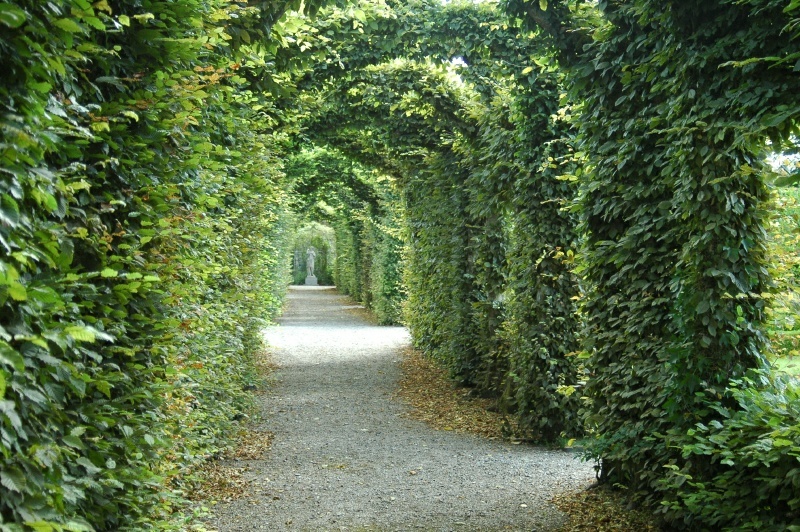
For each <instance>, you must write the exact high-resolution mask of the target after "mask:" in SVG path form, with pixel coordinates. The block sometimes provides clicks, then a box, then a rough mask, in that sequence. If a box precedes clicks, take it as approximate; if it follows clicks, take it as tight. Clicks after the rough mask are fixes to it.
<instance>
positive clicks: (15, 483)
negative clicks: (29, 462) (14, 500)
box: [0, 469, 26, 493]
mask: <svg viewBox="0 0 800 532" xmlns="http://www.w3.org/2000/svg"><path fill="white" fill-rule="evenodd" d="M0 484H2V485H3V486H5V487H6V489H8V490H11V491H16V492H17V493H22V492H23V491H24V490H25V485H26V482H25V476H24V475H23V474H22V473H20V472H19V471H16V470H13V469H9V470H4V471H0Z"/></svg>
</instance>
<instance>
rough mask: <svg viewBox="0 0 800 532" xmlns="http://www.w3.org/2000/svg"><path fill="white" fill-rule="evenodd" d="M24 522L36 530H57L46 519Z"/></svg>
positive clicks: (42, 531)
mask: <svg viewBox="0 0 800 532" xmlns="http://www.w3.org/2000/svg"><path fill="white" fill-rule="evenodd" d="M25 524H26V525H27V526H29V527H31V529H33V530H35V531H36V532H54V531H57V530H58V528H56V527H54V526H53V524H52V523H48V522H47V521H28V522H26V523H25Z"/></svg>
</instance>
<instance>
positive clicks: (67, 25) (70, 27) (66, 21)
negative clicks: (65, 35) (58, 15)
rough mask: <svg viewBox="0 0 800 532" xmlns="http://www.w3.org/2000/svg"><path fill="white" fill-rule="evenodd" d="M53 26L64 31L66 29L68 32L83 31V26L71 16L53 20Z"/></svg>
mask: <svg viewBox="0 0 800 532" xmlns="http://www.w3.org/2000/svg"><path fill="white" fill-rule="evenodd" d="M53 26H55V27H57V28H60V29H62V30H64V31H68V32H70V33H80V32H82V31H83V28H82V27H81V26H80V24H78V23H77V22H75V21H74V20H72V19H71V18H62V19H58V20H56V21H55V22H53Z"/></svg>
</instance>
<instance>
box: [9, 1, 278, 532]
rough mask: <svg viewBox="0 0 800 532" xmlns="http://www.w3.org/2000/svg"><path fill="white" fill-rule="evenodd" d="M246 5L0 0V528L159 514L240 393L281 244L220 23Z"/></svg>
mask: <svg viewBox="0 0 800 532" xmlns="http://www.w3.org/2000/svg"><path fill="white" fill-rule="evenodd" d="M260 13H261V11H260V10H258V9H245V8H242V6H240V5H239V4H237V3H230V2H199V1H194V0H186V1H181V2H157V1H154V2H147V7H146V9H145V8H143V7H142V6H141V5H140V3H125V2H123V3H115V5H114V7H113V9H112V7H111V6H110V5H109V3H107V2H95V3H94V4H90V3H89V2H86V1H84V0H71V1H66V0H63V1H55V2H48V3H46V4H42V3H40V2H16V3H14V4H9V3H3V4H0V26H2V31H3V33H2V40H0V48H1V49H2V53H1V54H0V57H1V59H0V62H2V67H3V68H4V69H5V71H6V72H7V73H9V75H8V76H6V77H5V78H4V81H3V84H2V87H0V91H2V100H3V104H2V105H3V112H2V119H0V128H1V129H2V140H1V141H0V146H1V148H0V149H1V150H2V159H1V160H2V173H3V176H4V177H3V181H2V185H1V186H2V210H1V211H0V213H1V216H2V224H1V225H0V235H1V236H0V245H2V249H3V252H2V256H1V257H0V259H1V262H0V265H1V266H0V269H2V290H0V305H2V307H3V310H2V313H1V314H2V316H3V318H2V322H0V327H1V328H0V337H1V338H2V340H0V341H1V342H2V343H0V353H1V354H0V405H2V407H1V408H2V410H0V412H1V413H0V437H1V441H2V447H0V449H1V451H2V452H1V453H0V460H2V462H1V463H0V471H1V472H0V483H2V486H3V496H2V498H0V528H2V529H3V530H23V529H30V528H36V529H37V530H92V529H99V530H111V529H113V530H124V529H142V528H148V527H158V528H162V529H163V528H167V527H169V526H171V525H169V523H167V522H166V519H167V512H168V511H169V509H170V505H171V504H172V503H173V502H174V501H175V500H176V496H175V495H174V494H171V493H170V492H169V490H168V489H167V487H166V486H165V485H164V478H165V477H166V476H169V477H171V478H175V479H176V478H177V477H175V475H176V474H180V473H183V472H184V471H182V470H180V469H178V470H177V471H175V470H174V469H175V468H176V467H188V466H189V465H191V463H192V462H193V461H196V460H198V459H199V458H201V457H203V456H206V455H208V454H211V453H213V452H215V450H216V449H218V448H219V447H221V446H223V445H224V444H225V443H224V441H225V438H226V435H225V430H226V427H227V426H229V425H230V423H231V422H232V418H233V417H236V416H239V415H241V410H242V408H243V406H244V403H246V399H245V394H244V393H243V390H242V388H243V386H245V385H246V383H248V382H250V381H251V380H252V378H253V377H252V375H250V374H249V373H248V369H247V359H248V356H249V354H250V353H252V352H253V350H254V349H257V348H259V347H260V335H259V334H258V328H259V327H260V326H261V324H262V323H263V319H262V317H263V316H268V315H269V313H270V312H274V311H276V310H277V308H278V307H279V298H280V291H281V285H282V283H283V278H282V275H283V273H282V270H281V266H280V261H277V260H276V256H277V255H278V254H280V253H281V252H282V250H283V249H285V247H284V245H285V244H284V243H285V236H283V235H282V231H283V228H282V224H283V220H284V216H283V215H282V214H281V209H280V208H279V207H278V206H279V205H280V204H281V194H282V192H281V187H280V186H275V185H276V184H278V183H279V178H280V172H279V171H278V170H277V162H276V161H275V154H276V152H277V151H278V150H279V149H280V145H279V144H278V143H277V142H276V140H277V139H271V138H270V136H269V134H264V133H258V132H257V131H258V128H256V129H251V128H250V127H252V126H253V125H256V124H261V125H263V124H265V123H266V122H267V121H268V120H267V117H265V116H262V115H260V114H258V112H257V111H258V108H259V107H260V102H259V101H256V100H258V99H257V98H255V97H254V96H253V95H252V93H248V92H247V91H245V90H240V91H234V87H237V88H241V85H242V83H244V82H245V79H244V78H242V77H240V76H238V75H237V74H236V70H237V68H239V65H238V64H237V63H235V62H234V61H233V60H231V58H230V57H232V55H233V52H232V48H231V46H230V43H229V42H228V40H229V35H228V34H226V33H225V28H226V26H227V27H229V28H231V26H232V21H238V22H239V23H241V24H242V27H239V28H237V29H238V30H242V29H243V28H244V27H245V26H246V25H248V24H252V23H253V20H254V19H257V18H258V17H259V15H260ZM232 31H233V30H232ZM234 33H235V32H234ZM239 33H240V34H241V32H239ZM237 92H238V93H237ZM245 122H247V123H248V124H249V125H250V127H243V125H244V123H245ZM261 131H263V129H262V130H261ZM240 158H241V160H240ZM262 239H267V240H268V241H269V242H271V245H270V246H268V248H267V249H266V250H265V249H264V247H263V245H262Z"/></svg>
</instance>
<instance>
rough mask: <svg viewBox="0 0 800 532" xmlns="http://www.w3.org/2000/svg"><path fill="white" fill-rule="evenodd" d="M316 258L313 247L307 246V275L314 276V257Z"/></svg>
mask: <svg viewBox="0 0 800 532" xmlns="http://www.w3.org/2000/svg"><path fill="white" fill-rule="evenodd" d="M316 258H317V252H316V251H314V248H313V247H310V248H308V251H306V273H307V274H308V276H309V277H314V259H316Z"/></svg>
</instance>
